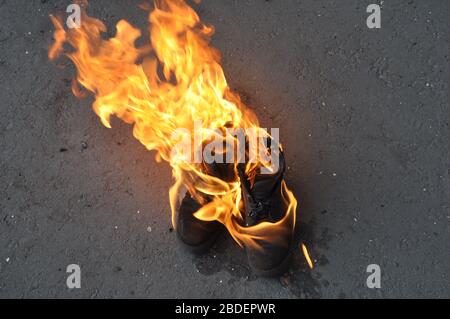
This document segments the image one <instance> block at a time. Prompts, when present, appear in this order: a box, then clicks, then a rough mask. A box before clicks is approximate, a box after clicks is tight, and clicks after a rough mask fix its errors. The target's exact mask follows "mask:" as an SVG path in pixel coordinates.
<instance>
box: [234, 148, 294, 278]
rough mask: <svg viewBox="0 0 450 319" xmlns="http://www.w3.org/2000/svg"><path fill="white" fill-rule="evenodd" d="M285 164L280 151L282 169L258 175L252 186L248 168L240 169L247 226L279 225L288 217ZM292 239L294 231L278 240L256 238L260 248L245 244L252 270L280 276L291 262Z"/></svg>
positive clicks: (261, 274) (264, 274)
mask: <svg viewBox="0 0 450 319" xmlns="http://www.w3.org/2000/svg"><path fill="white" fill-rule="evenodd" d="M285 165H286V164H285V160H284V154H283V152H282V151H281V150H280V152H279V169H278V170H277V171H276V172H274V173H273V174H261V173H257V174H256V176H255V177H254V182H253V184H251V183H250V181H249V178H248V176H246V174H245V165H240V166H238V173H239V177H240V180H241V185H242V197H243V201H244V214H243V218H244V223H245V225H244V226H246V227H251V226H255V225H258V224H260V223H262V222H270V223H276V222H278V221H280V220H281V219H283V217H284V216H285V215H286V214H287V211H288V206H287V202H286V201H285V200H284V187H283V184H284V183H283V175H284V171H285ZM262 235H265V234H262ZM292 240H293V229H287V230H286V231H285V232H280V234H279V237H278V238H277V240H276V241H270V242H269V241H265V240H263V239H255V243H256V244H257V245H258V246H259V247H254V246H253V245H245V250H246V252H247V258H248V263H249V265H250V268H251V269H252V270H253V272H254V273H255V274H256V275H259V276H277V275H281V274H282V273H283V272H284V271H285V270H286V269H287V266H288V263H289V259H290V248H291V244H292Z"/></svg>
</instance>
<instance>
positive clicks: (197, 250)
mask: <svg viewBox="0 0 450 319" xmlns="http://www.w3.org/2000/svg"><path fill="white" fill-rule="evenodd" d="M220 233H221V230H218V231H217V232H215V233H214V234H213V235H212V236H211V237H210V238H208V240H206V241H204V242H203V243H201V244H199V245H190V244H188V243H186V242H185V241H184V240H183V238H181V236H180V234H179V233H177V238H178V241H179V242H180V244H181V246H182V247H184V249H185V250H187V251H188V252H190V253H192V254H194V255H202V254H205V253H207V252H208V250H209V249H210V248H211V246H212V245H213V244H214V243H215V242H216V240H217V237H218V236H219V234H220Z"/></svg>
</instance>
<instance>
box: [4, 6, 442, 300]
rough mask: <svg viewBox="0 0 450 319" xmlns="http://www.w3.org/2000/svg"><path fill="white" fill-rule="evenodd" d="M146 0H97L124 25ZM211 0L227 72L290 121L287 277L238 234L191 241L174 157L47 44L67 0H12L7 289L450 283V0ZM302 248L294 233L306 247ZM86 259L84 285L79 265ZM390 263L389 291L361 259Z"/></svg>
mask: <svg viewBox="0 0 450 319" xmlns="http://www.w3.org/2000/svg"><path fill="white" fill-rule="evenodd" d="M139 2H140V1H104V0H102V1H100V0H97V1H96V0H92V1H91V7H90V9H89V13H90V14H91V15H93V16H96V17H98V18H101V19H102V20H103V21H106V22H107V24H108V26H109V27H110V28H111V30H113V26H114V25H115V23H116V22H117V21H118V20H119V19H121V18H125V19H127V20H129V21H131V22H132V23H133V24H134V25H136V26H139V27H140V28H142V29H144V28H145V26H146V14H145V12H143V11H142V10H140V9H138V8H137V4H138V3H139ZM371 2H372V1H365V0H364V1H357V0H346V1H337V0H335V1H324V0H322V1H318V0H298V1H294V0H283V1H280V0H272V1H263V0H252V1H246V0H239V1H237V0H234V1H232V0H226V1H225V0H224V1H219V0H217V1H216V0H214V1H212V0H209V1H207V0H205V1H203V2H202V3H201V4H200V5H198V6H195V7H196V8H197V10H198V12H199V14H200V16H201V18H202V19H203V20H204V21H206V22H208V23H210V24H213V25H214V26H215V27H216V35H215V37H214V41H213V44H214V46H216V47H218V48H219V49H220V50H221V51H222V53H223V66H224V70H225V72H226V75H227V78H228V81H229V83H230V85H231V86H232V87H233V88H234V89H236V90H238V91H239V92H241V94H242V96H243V98H244V99H245V100H246V101H247V103H248V104H249V105H250V106H251V107H252V108H253V109H254V110H255V111H256V113H257V114H258V115H259V117H260V119H261V123H262V125H263V126H265V127H279V128H280V132H281V140H282V142H283V144H284V147H285V150H286V157H287V162H288V166H289V169H288V171H287V179H288V183H289V185H290V187H291V188H292V189H293V190H294V192H295V194H296V195H297V197H298V198H299V200H300V204H299V211H298V213H299V219H300V224H299V231H298V233H297V237H298V241H303V242H305V243H307V245H308V247H309V249H310V254H311V257H312V258H313V260H314V261H315V264H316V266H315V268H314V269H313V270H309V269H308V267H307V265H306V263H305V261H304V259H303V257H302V255H301V254H300V251H299V250H298V249H296V251H295V252H296V254H295V258H294V262H293V264H292V266H291V268H290V270H289V272H288V273H287V274H286V275H285V276H283V277H282V278H281V279H261V278H257V277H255V276H254V275H252V274H251V272H250V270H249V269H248V266H247V264H246V259H245V254H244V252H243V251H242V250H241V249H240V248H239V247H238V246H237V245H236V244H235V243H234V242H233V241H232V240H230V239H229V238H228V237H227V236H225V235H224V236H222V238H219V241H218V243H217V244H216V245H215V246H214V247H213V249H212V251H211V252H210V253H209V254H207V255H205V256H203V257H194V256H191V255H190V254H188V253H187V252H185V251H183V249H182V248H181V247H180V246H179V245H178V243H177V241H176V236H175V233H174V232H173V231H171V228H170V212H169V211H170V210H169V204H168V193H167V191H168V188H169V186H170V185H171V183H172V180H171V172H170V168H169V167H168V165H167V164H165V163H160V164H157V163H156V162H155V160H154V156H155V154H154V153H152V152H148V151H146V150H145V149H144V147H143V146H142V145H141V144H140V143H139V142H138V141H136V140H135V139H134V138H133V137H132V134H131V129H130V127H129V126H127V125H125V124H123V123H121V122H120V121H119V120H114V121H113V122H112V124H113V129H106V128H105V127H103V126H102V125H101V123H100V121H99V120H98V118H97V117H96V115H95V114H94V112H93V111H92V110H91V106H90V104H91V102H92V99H85V100H78V99H76V98H75V97H73V96H72V93H71V90H70V80H71V78H72V77H73V75H74V69H73V67H72V66H71V64H70V63H69V62H68V61H66V60H64V59H62V60H59V61H58V62H57V63H52V62H49V61H48V59H47V47H48V45H49V44H50V43H51V42H52V29H53V28H52V26H51V23H50V21H49V18H48V15H49V14H50V13H57V12H64V11H65V9H66V6H67V5H68V4H69V3H70V2H69V1H50V0H48V1H45V0H39V1H38V0H33V1H28V0H27V1H25V0H18V1H16V0H1V1H0V154H1V155H0V158H1V161H0V297H2V298H11V297H25V298H39V297H68V298H72V297H73V298H78V297H85V298H105V297H106V298H110V297H114V298H118V297H126V298H133V297H144V298H147V297H148V298H163V297H167V298H180V297H185V298H195V297H204V298H209V297H211V298H219V297H230V298H245V297H248V298H281V297H285V298H382V297H385V298H398V297H406V298H412V297H419V298H425V297H436V298H444V297H446V298H449V297H450V280H449V276H450V275H449V273H450V272H449V270H450V268H449V264H450V253H449V252H450V250H449V248H450V247H449V243H450V232H449V223H450V164H449V163H450V156H449V154H450V153H449V150H450V147H449V138H450V127H449V121H450V105H449V103H450V101H449V80H450V72H449V70H450V67H449V66H450V63H449V59H450V58H449V52H450V45H449V43H450V39H449V30H450V27H449V26H450V22H449V19H448V17H449V16H450V2H449V1H438V0H429V1H418V0H409V1H400V0H396V1H388V0H386V1H384V2H383V1H381V2H382V12H381V19H382V27H381V29H376V30H374V29H372V30H371V29H368V28H367V26H366V17H367V16H368V14H367V13H366V7H367V5H368V4H369V3H371ZM297 248H298V247H297ZM69 264H79V265H80V266H81V272H82V275H81V282H82V287H81V289H73V290H69V289H68V288H67V287H66V278H67V276H68V274H67V273H66V267H67V265H69ZM369 264H378V265H379V266H380V268H381V289H369V288H367V286H366V278H367V276H368V275H369V274H368V273H366V267H367V266H368V265H369Z"/></svg>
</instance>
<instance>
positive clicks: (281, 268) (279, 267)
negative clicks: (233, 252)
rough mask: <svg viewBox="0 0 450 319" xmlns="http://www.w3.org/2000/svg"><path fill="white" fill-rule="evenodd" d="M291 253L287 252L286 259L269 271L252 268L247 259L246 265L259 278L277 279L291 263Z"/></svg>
mask: <svg viewBox="0 0 450 319" xmlns="http://www.w3.org/2000/svg"><path fill="white" fill-rule="evenodd" d="M291 257H292V253H291V252H290V251H289V252H288V254H287V255H286V257H285V258H284V259H283V260H282V261H281V262H280V263H279V264H278V265H277V266H275V267H273V268H270V269H259V268H255V267H253V265H252V264H251V262H250V259H248V258H247V261H248V265H249V266H250V269H251V270H252V272H253V273H254V274H255V275H257V276H259V277H279V276H281V275H282V274H284V273H285V272H286V271H287V270H288V268H289V264H290V261H291Z"/></svg>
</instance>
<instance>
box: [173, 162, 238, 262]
mask: <svg viewBox="0 0 450 319" xmlns="http://www.w3.org/2000/svg"><path fill="white" fill-rule="evenodd" d="M204 171H205V173H206V174H209V175H211V176H215V177H219V178H221V179H223V180H227V181H230V180H232V179H235V176H234V173H233V165H232V164H231V165H230V164H217V163H212V164H205V165H204ZM203 198H204V203H207V202H208V201H209V199H208V197H207V196H206V195H204V196H203ZM201 207H202V204H200V203H199V202H198V201H197V200H196V199H195V198H193V197H192V196H191V194H190V193H189V192H186V195H185V196H184V198H183V199H182V200H181V202H180V204H179V207H178V209H177V210H176V216H175V230H176V233H177V236H178V239H180V241H181V243H182V244H183V246H185V248H186V249H187V250H188V251H190V252H192V253H194V254H203V253H205V252H207V251H208V249H209V248H210V247H211V246H212V245H213V244H214V242H215V240H216V239H217V236H218V235H219V234H220V232H221V231H222V230H223V229H224V227H223V226H222V224H221V223H220V222H217V221H203V220H200V219H198V218H196V217H195V216H194V213H196V212H197V211H198V210H199V209H200V208H201Z"/></svg>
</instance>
